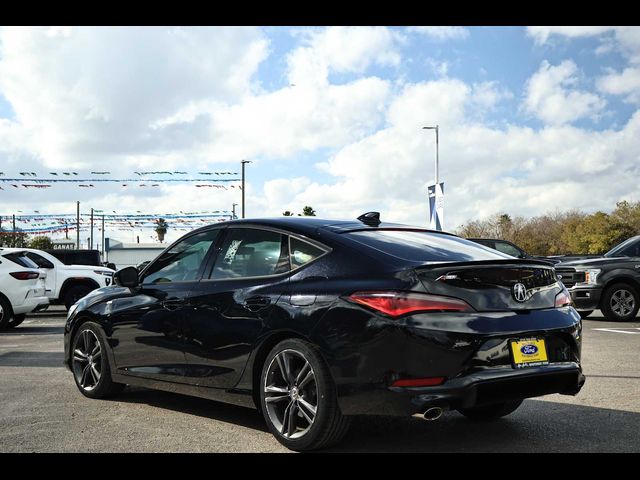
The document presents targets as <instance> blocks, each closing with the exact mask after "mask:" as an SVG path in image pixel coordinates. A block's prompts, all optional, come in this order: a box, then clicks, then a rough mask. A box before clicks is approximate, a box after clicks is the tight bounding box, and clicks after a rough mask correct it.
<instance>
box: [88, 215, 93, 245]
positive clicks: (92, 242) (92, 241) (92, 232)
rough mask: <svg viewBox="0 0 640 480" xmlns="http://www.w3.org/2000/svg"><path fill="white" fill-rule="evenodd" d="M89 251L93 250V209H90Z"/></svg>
mask: <svg viewBox="0 0 640 480" xmlns="http://www.w3.org/2000/svg"><path fill="white" fill-rule="evenodd" d="M89 250H93V208H92V209H91V243H89Z"/></svg>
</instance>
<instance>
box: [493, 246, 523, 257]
mask: <svg viewBox="0 0 640 480" xmlns="http://www.w3.org/2000/svg"><path fill="white" fill-rule="evenodd" d="M496 250H498V251H499V252H502V253H506V254H507V255H511V256H512V257H516V258H519V257H520V255H522V252H521V251H520V250H518V249H517V248H516V247H514V246H513V245H510V244H508V243H505V242H496Z"/></svg>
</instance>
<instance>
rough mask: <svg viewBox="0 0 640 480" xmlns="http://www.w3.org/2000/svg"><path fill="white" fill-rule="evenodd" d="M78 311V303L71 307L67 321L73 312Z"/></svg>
mask: <svg viewBox="0 0 640 480" xmlns="http://www.w3.org/2000/svg"><path fill="white" fill-rule="evenodd" d="M77 309H78V304H77V303H74V304H73V305H71V307H69V311H68V312H67V320H69V319H70V318H71V315H73V312H75V311H76V310H77Z"/></svg>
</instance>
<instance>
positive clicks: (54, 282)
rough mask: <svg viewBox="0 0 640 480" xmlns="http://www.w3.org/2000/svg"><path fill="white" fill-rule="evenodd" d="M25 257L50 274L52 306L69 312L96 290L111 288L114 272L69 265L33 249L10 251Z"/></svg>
mask: <svg viewBox="0 0 640 480" xmlns="http://www.w3.org/2000/svg"><path fill="white" fill-rule="evenodd" d="M5 250H7V251H12V252H17V253H20V254H24V255H25V256H27V257H28V258H29V259H30V260H31V261H33V262H34V263H35V264H36V265H37V267H38V268H40V269H43V270H44V271H46V272H47V277H46V289H47V290H46V294H47V297H49V300H50V302H51V303H52V304H64V306H65V307H66V308H67V309H68V308H69V307H70V306H71V305H73V304H74V303H76V302H77V301H78V300H79V299H80V298H82V297H84V296H85V295H86V294H87V293H89V292H90V291H92V290H95V289H96V288H100V287H106V286H109V285H111V280H112V277H113V273H114V270H112V269H110V268H106V267H98V266H89V265H65V264H64V263H62V262H61V261H60V260H58V259H57V258H56V257H54V256H53V255H50V254H48V253H47V252H45V251H43V250H36V249H33V248H6V249H5Z"/></svg>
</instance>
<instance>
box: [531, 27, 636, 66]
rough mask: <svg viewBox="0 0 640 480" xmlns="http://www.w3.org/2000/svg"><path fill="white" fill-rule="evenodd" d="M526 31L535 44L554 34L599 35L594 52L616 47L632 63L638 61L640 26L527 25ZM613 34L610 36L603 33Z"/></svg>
mask: <svg viewBox="0 0 640 480" xmlns="http://www.w3.org/2000/svg"><path fill="white" fill-rule="evenodd" d="M527 33H528V34H529V36H531V37H533V38H534V40H535V42H536V44H538V45H542V44H544V43H546V42H548V41H549V39H550V38H551V37H552V36H554V35H558V36H564V37H568V38H578V37H593V36H599V37H600V41H601V44H600V47H598V49H597V50H596V53H606V52H609V51H611V50H613V49H615V48H618V49H619V50H620V51H621V52H622V53H623V54H624V55H626V56H627V57H628V59H629V60H630V61H631V62H632V63H640V28H638V27H635V26H631V27H600V26H567V27H563V26H553V27H527ZM607 33H610V34H613V39H614V40H613V42H612V40H611V38H609V37H607V36H605V35H604V34H607Z"/></svg>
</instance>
